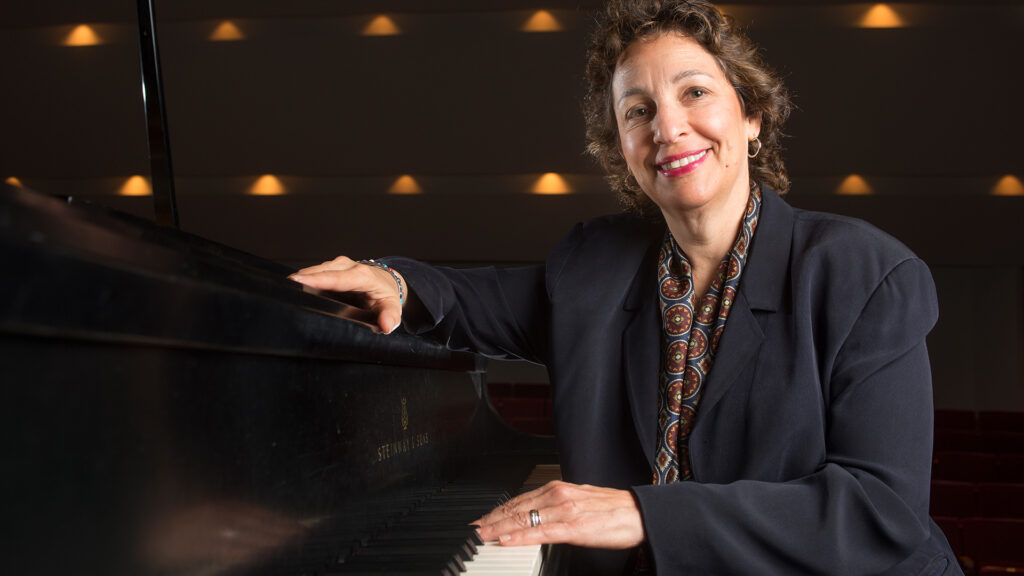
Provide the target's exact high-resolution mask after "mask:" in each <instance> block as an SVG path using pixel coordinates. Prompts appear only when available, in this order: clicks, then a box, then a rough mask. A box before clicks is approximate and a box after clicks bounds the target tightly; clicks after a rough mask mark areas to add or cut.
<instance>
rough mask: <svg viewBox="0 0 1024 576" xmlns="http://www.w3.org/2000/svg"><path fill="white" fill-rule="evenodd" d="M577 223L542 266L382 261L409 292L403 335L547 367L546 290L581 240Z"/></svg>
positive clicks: (548, 303)
mask: <svg viewBox="0 0 1024 576" xmlns="http://www.w3.org/2000/svg"><path fill="white" fill-rule="evenodd" d="M582 229H583V226H582V224H577V225H576V226H575V227H574V228H573V229H572V231H571V232H569V234H568V235H566V237H565V238H563V239H562V241H561V242H560V243H559V244H558V246H557V247H556V248H555V249H554V250H553V251H552V252H551V254H550V255H549V256H548V258H547V261H546V262H545V264H544V265H536V266H523V267H512V268H496V267H483V268H466V269H456V268H449V267H443V266H432V265H429V264H425V263H423V262H419V261H416V260H412V259H409V258H400V257H389V258H385V259H383V261H385V262H387V264H388V265H389V266H393V267H394V268H395V269H396V270H398V271H399V272H401V274H402V276H403V277H404V278H405V279H406V282H407V283H408V284H409V288H410V295H411V297H410V301H409V303H408V304H407V305H406V310H405V311H404V312H403V320H402V325H403V327H404V328H405V330H406V331H407V332H410V333H413V334H417V335H422V336H425V337H428V338H431V339H434V340H436V341H439V342H440V343H442V344H444V345H446V346H447V347H448V348H450V349H453V350H463V351H470V352H474V353H477V354H481V355H483V356H487V357H489V358H497V359H516V360H527V361H530V362H534V363H536V364H544V365H547V364H548V363H549V360H550V358H549V355H550V354H549V346H548V343H549V337H550V324H551V300H550V296H549V295H550V290H549V287H553V286H554V285H555V284H557V282H558V276H559V274H560V273H561V269H562V266H563V265H564V263H565V261H566V259H567V258H568V257H569V255H570V254H572V253H573V252H574V251H575V250H576V249H577V247H578V245H579V244H580V242H581V237H582Z"/></svg>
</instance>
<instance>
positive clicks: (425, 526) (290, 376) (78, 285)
mask: <svg viewBox="0 0 1024 576" xmlns="http://www.w3.org/2000/svg"><path fill="white" fill-rule="evenodd" d="M0 253H2V259H0V261H2V262H3V270H4V279H5V280H4V282H2V283H0V357H2V366H3V379H4V385H3V387H2V390H3V400H2V402H0V405H2V406H3V411H4V415H3V427H4V431H5V434H4V435H3V438H4V439H5V444H6V450H5V456H4V460H5V464H4V484H5V490H4V493H5V494H6V495H7V498H8V500H7V503H6V504H5V506H4V510H5V511H4V517H5V524H6V529H5V533H6V534H7V535H8V536H7V538H6V541H7V546H5V549H6V550H7V553H6V554H5V559H4V562H3V565H4V566H5V570H4V572H5V573H7V574H66V573H75V574H105V575H120V574H168V575H193V574H195V575H200V574H201V575H220V574H230V575H236V574H238V575H242V574H245V575H248V574H261V575H262V574H276V575H316V574H324V575H326V574H349V575H351V574H396V575H401V574H408V575H413V574H415V575H421V574H423V575H426V574H456V573H458V572H460V571H462V570H470V572H469V573H470V574H473V573H474V572H473V571H472V570H473V566H474V564H475V563H477V561H476V560H474V557H482V556H487V555H486V554H483V551H487V550H491V549H493V547H489V546H481V544H480V543H479V542H478V541H477V540H476V539H475V534H474V533H473V531H472V530H471V529H470V528H469V527H467V523H468V522H469V521H471V520H473V519H475V518H476V517H478V516H479V515H480V514H482V513H483V512H485V511H487V510H489V509H490V508H492V507H493V506H495V505H496V504H498V503H500V502H501V501H503V499H506V498H508V497H509V495H511V494H514V493H515V491H516V490H518V489H520V487H521V486H523V485H524V483H526V484H529V483H531V482H537V483H539V482H543V480H544V479H543V478H537V479H531V480H529V481H528V478H529V477H530V475H531V471H532V470H534V469H535V468H536V467H537V466H538V464H540V465H541V467H540V470H548V471H550V465H553V464H554V463H555V462H556V460H557V458H556V455H555V452H554V444H553V442H552V441H551V439H550V438H543V437H533V436H529V435H526V434H522V433H519V432H517V431H515V430H512V429H511V428H509V427H508V426H506V425H505V424H504V423H503V422H501V421H500V420H499V419H498V418H497V416H496V414H495V412H494V410H493V408H492V406H491V405H490V403H489V401H488V396H487V388H486V385H485V376H486V374H485V370H484V368H485V364H484V362H483V361H482V360H481V359H480V358H478V357H476V356H473V355H469V354H465V353H455V352H450V351H448V350H446V349H444V348H442V347H440V346H437V345H435V344H431V343H429V342H426V341H423V340H421V339H418V338H414V337H411V336H406V335H402V334H397V333H396V334H392V335H389V336H384V335H380V334H377V333H375V332H374V331H373V330H372V329H371V328H370V327H369V326H368V325H367V324H365V323H363V322H362V321H361V320H360V311H359V309H358V308H357V307H353V306H350V305H348V304H345V303H343V302H342V301H341V300H339V297H340V295H336V294H326V293H320V292H316V291H313V290H310V289H305V288H303V287H301V286H299V285H298V284H295V283H293V282H291V281H289V280H287V279H286V276H287V274H289V273H290V272H291V270H290V269H288V268H286V267H283V266H280V265H277V264H275V263H272V262H268V261H264V260H261V259H259V258H256V257H253V256H251V255H248V254H245V253H241V252H238V251H235V250H232V249H230V248H228V247H225V246H222V245H218V244H216V243H213V242H209V241H206V240H203V239H201V238H198V237H195V236H191V235H189V234H186V233H183V232H180V231H176V230H173V229H170V228H166V227H159V226H156V225H154V224H153V223H150V222H148V221H145V220H141V219H137V218H134V217H131V216H127V215H124V214H121V213H117V212H114V211H111V210H108V209H104V208H100V207H97V206H92V205H88V204H83V203H80V202H77V201H74V200H73V199H67V198H55V197H51V196H45V195H41V194H37V193H35V192H31V191H28V190H25V189H22V188H18V187H14V186H8V185H4V188H3V189H2V190H0ZM545 466H547V467H545ZM503 552H507V551H503ZM530 554H532V556H531V558H532V559H530V560H528V561H527V562H526V564H527V568H526V569H525V570H526V571H523V572H517V571H509V572H500V573H504V574H520V573H522V574H535V573H537V570H538V567H537V560H536V556H537V555H538V552H537V551H532V552H530ZM491 556H494V554H491ZM498 556H501V554H498ZM477 565H479V564H477ZM557 565H558V562H557V560H555V559H552V560H550V561H549V562H547V563H546V564H545V571H546V572H548V573H554V572H555V571H557Z"/></svg>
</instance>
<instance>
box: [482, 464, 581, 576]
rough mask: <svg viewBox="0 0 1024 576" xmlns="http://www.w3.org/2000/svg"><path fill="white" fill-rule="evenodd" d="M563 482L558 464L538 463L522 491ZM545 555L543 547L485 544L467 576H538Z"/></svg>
mask: <svg viewBox="0 0 1024 576" xmlns="http://www.w3.org/2000/svg"><path fill="white" fill-rule="evenodd" d="M561 479H562V471H561V469H560V468H559V467H558V465H557V464H539V465H537V466H535V467H534V468H533V470H532V471H531V472H530V475H529V476H528V477H527V478H526V481H525V482H524V483H523V487H522V490H521V492H528V491H530V490H533V489H534V488H539V487H541V486H543V485H544V484H547V483H548V482H551V481H552V480H561ZM543 555H544V551H543V547H542V546H541V545H540V544H536V545H532V546H501V545H499V544H497V543H496V542H486V543H484V544H482V545H480V546H478V547H477V554H476V556H474V557H473V559H472V560H471V561H469V562H467V563H466V572H465V576H478V575H479V576H539V574H540V571H541V566H542V564H543V557H544V556H543Z"/></svg>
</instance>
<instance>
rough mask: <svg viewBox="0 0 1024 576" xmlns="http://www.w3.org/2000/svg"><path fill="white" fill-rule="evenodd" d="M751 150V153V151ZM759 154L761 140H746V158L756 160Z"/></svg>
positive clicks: (756, 138)
mask: <svg viewBox="0 0 1024 576" xmlns="http://www.w3.org/2000/svg"><path fill="white" fill-rule="evenodd" d="M751 150H753V151H751ZM760 153H761V140H760V139H759V138H758V137H757V136H754V137H753V138H751V139H750V140H747V158H756V157H757V155H758V154H760Z"/></svg>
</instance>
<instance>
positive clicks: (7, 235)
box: [0, 185, 482, 370]
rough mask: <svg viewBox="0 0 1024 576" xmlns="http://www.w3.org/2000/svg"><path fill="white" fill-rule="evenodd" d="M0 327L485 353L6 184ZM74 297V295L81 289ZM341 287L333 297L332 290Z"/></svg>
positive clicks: (209, 343)
mask: <svg viewBox="0 0 1024 576" xmlns="http://www.w3.org/2000/svg"><path fill="white" fill-rule="evenodd" d="M0 250H2V252H3V254H4V262H5V268H6V274H5V275H6V276H7V277H8V278H12V279H16V280H15V281H14V282H5V283H3V284H2V286H0V300H2V301H0V330H3V331H7V332H14V333H24V334H39V335H43V334H45V335H54V334H59V333H65V334H75V335H76V336H77V337H87V338H94V339H103V340H111V339H113V340H136V339H144V340H146V341H150V342H160V343H163V344H166V345H179V346H189V347H197V346H198V347H209V348H211V349H220V350H239V351H247V352H250V353H264V354H275V355H286V356H297V357H311V358H325V359H332V360H348V361H354V362H363V363H367V362H369V363H381V362H387V363H389V364H393V365H403V364H408V365H414V366H419V367H436V368H448V369H455V370H475V369H477V368H478V367H480V366H482V364H480V365H479V366H478V363H479V362H481V360H478V359H477V357H475V356H473V355H470V354H462V353H453V352H450V351H448V350H446V349H444V348H443V347H441V346H438V345H434V344H431V343H428V342H426V341H424V340H421V339H419V338H413V337H409V336H406V335H403V334H400V333H396V334H392V335H381V334H377V333H375V332H374V331H373V330H371V329H370V328H369V324H366V323H364V322H361V321H360V319H361V318H362V319H366V318H367V316H366V314H365V313H364V312H363V311H361V310H359V309H358V308H355V307H353V306H350V305H347V304H344V303H342V302H341V301H340V300H338V299H337V297H338V296H339V295H337V294H334V295H330V294H326V293H324V292H321V291H317V290H313V289H310V288H305V287H303V286H301V285H299V284H297V283H295V282H292V281H291V280H288V279H287V275H288V274H290V273H291V272H293V270H291V269H289V268H287V267H284V266H281V265H278V264H275V263H273V262H269V261H266V260H262V259H260V258H257V257H254V256H252V255H249V254H246V253H244V252H240V251H238V250H234V249H231V248H228V247H226V246H223V245H220V244H217V243H214V242H210V241H207V240H204V239H201V238H198V237H196V236H192V235H190V234H187V233H183V232H178V231H173V230H168V229H163V228H160V227H157V226H155V225H153V224H152V223H151V222H147V221H145V220H142V219H137V218H133V217H130V216H126V215H124V214H120V213H117V212H113V211H110V210H107V209H104V208H101V207H98V206H92V205H85V206H83V205H80V204H79V203H76V202H74V201H71V202H70V203H69V202H65V201H61V200H59V199H56V198H51V197H47V196H43V195H39V194H36V193H34V192H31V191H28V190H25V189H22V188H16V187H13V186H9V185H4V186H3V188H2V189H0ZM72 296H73V297H72ZM332 296H333V297H332Z"/></svg>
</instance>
